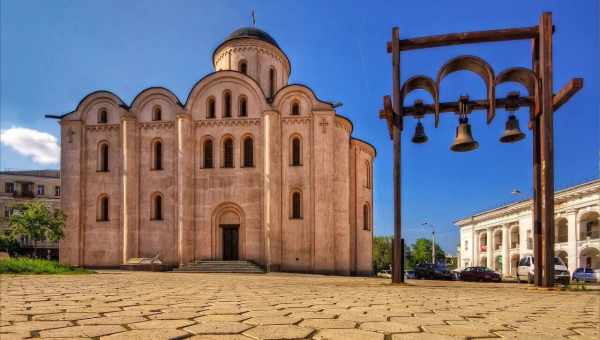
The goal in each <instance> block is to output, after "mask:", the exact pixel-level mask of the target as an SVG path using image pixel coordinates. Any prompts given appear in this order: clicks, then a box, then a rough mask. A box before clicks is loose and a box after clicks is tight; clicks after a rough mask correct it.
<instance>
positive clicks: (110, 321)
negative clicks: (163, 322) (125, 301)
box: [77, 316, 148, 325]
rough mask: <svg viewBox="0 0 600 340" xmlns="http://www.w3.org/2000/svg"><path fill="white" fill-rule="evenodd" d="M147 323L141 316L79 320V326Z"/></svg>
mask: <svg viewBox="0 0 600 340" xmlns="http://www.w3.org/2000/svg"><path fill="white" fill-rule="evenodd" d="M143 321H148V320H147V319H146V318H143V317H141V316H105V317H102V318H92V319H85V320H79V321H78V322H77V323H78V324H80V325H124V324H128V323H135V322H143Z"/></svg>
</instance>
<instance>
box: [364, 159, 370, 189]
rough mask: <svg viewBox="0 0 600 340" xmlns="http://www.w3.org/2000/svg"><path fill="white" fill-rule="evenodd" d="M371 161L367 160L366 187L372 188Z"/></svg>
mask: <svg viewBox="0 0 600 340" xmlns="http://www.w3.org/2000/svg"><path fill="white" fill-rule="evenodd" d="M371 179H372V177H371V163H370V162H369V161H365V187H366V188H367V189H371Z"/></svg>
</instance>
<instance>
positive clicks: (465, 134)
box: [450, 118, 479, 152]
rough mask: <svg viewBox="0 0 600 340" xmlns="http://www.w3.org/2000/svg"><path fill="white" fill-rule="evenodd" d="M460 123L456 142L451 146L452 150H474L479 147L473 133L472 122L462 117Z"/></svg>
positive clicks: (457, 128)
mask: <svg viewBox="0 0 600 340" xmlns="http://www.w3.org/2000/svg"><path fill="white" fill-rule="evenodd" d="M459 122H460V124H459V125H458V126H457V127H456V137H455V138H454V143H452V146H450V150H452V151H456V152H465V151H473V150H475V149H477V148H478V147H479V143H477V142H476V141H475V140H474V139H473V135H472V134H471V124H469V121H468V119H466V118H464V119H460V120H459Z"/></svg>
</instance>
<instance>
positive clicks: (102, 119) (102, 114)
mask: <svg viewBox="0 0 600 340" xmlns="http://www.w3.org/2000/svg"><path fill="white" fill-rule="evenodd" d="M98 123H100V124H106V123H108V112H106V110H105V109H100V111H98Z"/></svg>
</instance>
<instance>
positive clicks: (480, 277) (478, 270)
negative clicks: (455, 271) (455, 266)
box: [460, 267, 502, 282]
mask: <svg viewBox="0 0 600 340" xmlns="http://www.w3.org/2000/svg"><path fill="white" fill-rule="evenodd" d="M460 276H461V278H462V280H463V281H479V282H483V281H490V282H500V281H502V276H500V274H498V273H496V272H495V271H493V270H491V269H490V268H488V267H468V268H465V269H464V270H463V271H462V272H461V274H460Z"/></svg>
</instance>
